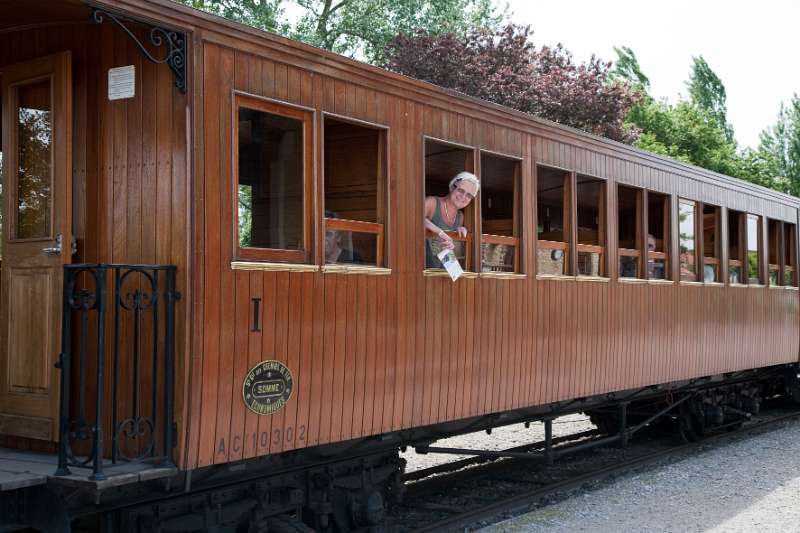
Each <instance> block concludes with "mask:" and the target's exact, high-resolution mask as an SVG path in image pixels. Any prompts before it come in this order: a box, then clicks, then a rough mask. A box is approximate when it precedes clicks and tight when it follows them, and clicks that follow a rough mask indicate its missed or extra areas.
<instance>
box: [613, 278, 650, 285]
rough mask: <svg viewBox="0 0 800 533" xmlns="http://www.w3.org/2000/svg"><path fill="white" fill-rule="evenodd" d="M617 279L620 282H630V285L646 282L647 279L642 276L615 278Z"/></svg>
mask: <svg viewBox="0 0 800 533" xmlns="http://www.w3.org/2000/svg"><path fill="white" fill-rule="evenodd" d="M617 281H618V282H620V283H630V284H631V285H636V284H639V283H641V284H646V283H647V280H646V279H642V278H617Z"/></svg>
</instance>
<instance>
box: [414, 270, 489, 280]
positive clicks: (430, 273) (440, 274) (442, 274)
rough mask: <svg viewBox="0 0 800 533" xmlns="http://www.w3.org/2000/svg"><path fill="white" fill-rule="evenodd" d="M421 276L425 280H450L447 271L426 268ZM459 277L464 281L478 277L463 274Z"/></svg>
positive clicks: (473, 274)
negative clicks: (464, 279)
mask: <svg viewBox="0 0 800 533" xmlns="http://www.w3.org/2000/svg"><path fill="white" fill-rule="evenodd" d="M422 275H423V276H425V277H426V278H448V279H449V278H450V274H448V273H447V270H444V269H441V268H426V269H425V270H423V271H422ZM461 277H462V278H466V279H474V278H477V277H478V273H477V272H464V273H463V274H461Z"/></svg>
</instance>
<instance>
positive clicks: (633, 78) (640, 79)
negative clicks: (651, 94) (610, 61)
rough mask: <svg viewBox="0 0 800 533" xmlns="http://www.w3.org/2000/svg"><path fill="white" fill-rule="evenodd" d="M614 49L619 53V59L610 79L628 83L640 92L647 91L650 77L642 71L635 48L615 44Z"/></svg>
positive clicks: (610, 74)
mask: <svg viewBox="0 0 800 533" xmlns="http://www.w3.org/2000/svg"><path fill="white" fill-rule="evenodd" d="M614 51H615V52H616V53H617V61H616V62H615V63H614V67H613V68H612V69H611V72H610V73H609V79H610V80H611V81H621V82H623V83H627V84H628V85H630V86H631V87H633V88H634V89H636V90H638V91H639V92H641V93H646V92H647V91H648V90H649V89H650V78H648V77H647V76H645V74H644V72H642V67H641V66H640V65H639V60H638V59H637V58H636V54H635V53H634V52H633V50H631V49H630V48H629V47H627V46H622V47H617V46H615V47H614Z"/></svg>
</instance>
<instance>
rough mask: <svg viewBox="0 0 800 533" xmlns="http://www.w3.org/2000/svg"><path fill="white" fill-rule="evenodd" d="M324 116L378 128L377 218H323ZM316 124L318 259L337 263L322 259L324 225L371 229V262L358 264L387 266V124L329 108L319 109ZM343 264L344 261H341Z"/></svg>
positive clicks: (338, 228) (322, 261) (369, 127)
mask: <svg viewBox="0 0 800 533" xmlns="http://www.w3.org/2000/svg"><path fill="white" fill-rule="evenodd" d="M325 119H332V120H335V121H337V122H344V123H347V124H352V125H354V126H361V127H364V128H368V129H373V130H377V131H378V132H379V136H378V164H379V166H380V170H379V171H378V173H379V174H382V176H381V175H379V176H378V188H377V191H376V206H375V219H376V220H377V222H367V221H363V220H350V219H344V218H331V219H329V218H327V217H325V209H326V206H325ZM319 120H320V128H319V134H320V137H321V140H320V172H319V174H320V176H319V195H320V201H319V205H320V208H319V218H320V220H321V221H322V224H321V226H322V229H321V235H322V239H323V243H322V244H321V245H320V246H319V249H320V257H321V258H320V260H319V263H320V264H322V265H324V266H326V267H330V266H332V265H337V264H339V263H326V262H325V243H324V239H325V231H327V230H328V229H331V230H344V231H354V232H359V233H372V234H374V235H375V241H376V242H375V248H376V250H375V259H376V261H375V263H376V264H375V265H358V266H359V267H361V268H388V265H389V263H390V261H389V259H390V258H389V250H388V249H387V246H386V242H387V239H386V234H387V231H388V226H389V219H390V213H389V195H388V191H389V183H390V178H389V161H391V159H390V154H389V149H390V148H389V147H390V145H391V143H390V128H389V126H387V125H385V124H379V123H377V122H370V121H366V120H360V119H357V118H352V117H348V116H346V115H340V114H337V113H332V112H329V111H323V112H321V113H320V119H319ZM342 264H345V263H342Z"/></svg>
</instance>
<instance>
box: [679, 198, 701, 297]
mask: <svg viewBox="0 0 800 533" xmlns="http://www.w3.org/2000/svg"><path fill="white" fill-rule="evenodd" d="M690 203H691V204H692V206H693V207H692V216H693V224H692V226H693V228H694V234H693V236H692V241H693V242H694V249H693V251H694V265H693V266H694V279H683V275H682V274H681V273H680V272H681V257H680V256H681V205H682V204H683V205H688V204H690ZM701 206H702V202H700V201H699V200H692V199H691V198H685V197H683V196H679V197H678V212H677V213H676V218H677V222H678V231H677V235H678V281H680V282H681V283H703V279H702V278H701V277H700V272H701V269H700V263H701V261H698V260H697V259H698V255H699V256H700V257H701V258H703V260H705V256H704V254H703V250H702V249H701V247H699V246H698V242H699V243H700V244H701V245H702V242H703V241H702V237H701V236H702V222H700V218H701V217H699V216H697V215H698V214H702V210H701V209H700V207H701ZM698 227H699V228H700V229H699V230H698ZM698 252H699V254H698ZM703 265H705V263H703Z"/></svg>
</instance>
